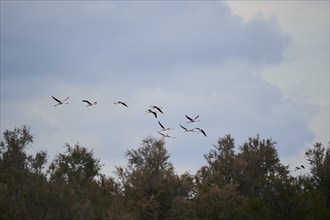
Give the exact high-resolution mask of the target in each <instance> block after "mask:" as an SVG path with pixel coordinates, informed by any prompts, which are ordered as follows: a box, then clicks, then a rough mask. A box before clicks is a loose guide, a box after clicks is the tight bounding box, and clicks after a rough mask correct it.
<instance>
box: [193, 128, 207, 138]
mask: <svg viewBox="0 0 330 220" xmlns="http://www.w3.org/2000/svg"><path fill="white" fill-rule="evenodd" d="M195 129H196V130H198V131H199V132H201V133H202V134H203V135H204V136H205V137H207V136H206V133H205V131H204V130H203V129H201V128H195Z"/></svg>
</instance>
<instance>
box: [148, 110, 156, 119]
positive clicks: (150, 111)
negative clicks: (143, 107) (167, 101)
mask: <svg viewBox="0 0 330 220" xmlns="http://www.w3.org/2000/svg"><path fill="white" fill-rule="evenodd" d="M148 113H152V114H153V115H154V116H155V118H157V112H154V111H152V110H151V109H148V110H147V112H146V114H148Z"/></svg>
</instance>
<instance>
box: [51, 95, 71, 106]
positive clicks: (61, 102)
mask: <svg viewBox="0 0 330 220" xmlns="http://www.w3.org/2000/svg"><path fill="white" fill-rule="evenodd" d="M52 97H53V99H54V100H55V101H56V102H57V104H56V105H54V106H58V105H63V104H69V102H65V101H67V100H68V99H69V97H67V98H66V99H64V100H63V101H60V100H58V99H57V98H55V97H54V96H52Z"/></svg>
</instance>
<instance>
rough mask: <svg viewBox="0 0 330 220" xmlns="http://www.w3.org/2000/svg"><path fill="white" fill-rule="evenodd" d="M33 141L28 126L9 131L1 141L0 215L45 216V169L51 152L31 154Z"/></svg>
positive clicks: (12, 217) (30, 217)
mask: <svg viewBox="0 0 330 220" xmlns="http://www.w3.org/2000/svg"><path fill="white" fill-rule="evenodd" d="M32 143H33V136H32V135H31V133H30V128H29V127H28V126H22V127H21V128H15V129H14V130H13V131H9V130H6V131H5V132H4V133H3V140H2V141H1V143H0V207H1V209H0V217H1V218H4V219H5V218H8V219H10V218H11V219H44V217H45V215H46V213H47V210H48V206H47V203H46V201H47V195H48V194H47V180H46V176H45V174H44V173H43V172H42V169H43V167H44V165H45V164H46V162H47V160H46V158H47V154H46V152H44V151H40V152H37V153H36V155H35V156H34V155H27V154H26V152H25V149H26V147H27V146H29V145H31V144H32Z"/></svg>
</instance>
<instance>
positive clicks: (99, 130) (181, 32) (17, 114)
mask: <svg viewBox="0 0 330 220" xmlns="http://www.w3.org/2000/svg"><path fill="white" fill-rule="evenodd" d="M1 4H2V8H6V10H3V9H2V10H3V11H4V12H5V13H4V14H2V15H1V16H2V17H1V18H2V19H1V22H2V23H1V28H2V31H1V44H2V47H1V54H2V56H1V80H2V85H1V130H3V129H12V128H13V127H14V126H20V125H22V124H29V125H31V126H32V132H35V133H34V134H35V136H36V137H37V140H36V145H37V149H40V148H41V147H45V148H47V149H48V151H49V153H50V155H54V154H55V153H58V152H61V151H62V149H61V148H60V146H63V145H64V143H66V142H68V143H69V144H75V143H77V142H79V143H80V144H81V145H82V146H85V147H89V148H93V149H94V152H95V155H96V156H98V157H100V159H101V162H103V163H105V164H106V167H105V168H104V169H106V170H107V173H108V174H109V173H110V171H109V170H112V169H113V166H114V165H118V163H122V162H123V161H124V160H125V158H124V152H125V150H126V149H131V148H136V147H138V146H139V143H141V141H142V139H143V138H144V137H147V136H148V135H151V136H154V137H159V135H158V134H157V133H156V130H157V129H159V125H158V123H157V120H160V121H161V122H162V123H164V124H166V125H167V126H168V127H171V128H174V130H173V131H171V134H172V135H173V136H175V137H176V138H175V139H169V140H167V141H166V146H167V147H168V149H169V152H170V154H171V155H172V159H173V163H174V165H176V164H178V166H179V167H178V170H180V171H182V172H183V171H185V169H188V168H189V170H191V171H193V172H194V171H195V170H196V169H198V168H199V167H200V166H201V165H203V164H204V163H205V161H204V158H203V154H204V153H207V152H208V151H209V150H210V149H211V148H212V146H213V144H215V143H216V141H217V139H218V138H219V137H222V136H224V135H225V134H232V136H233V137H235V138H237V143H238V145H239V144H242V143H243V141H245V140H246V139H247V138H248V137H251V136H255V135H256V134H258V133H259V134H260V135H261V137H262V138H268V137H273V139H274V140H275V141H277V142H278V143H279V150H280V153H281V154H283V155H292V154H294V153H295V152H297V151H298V150H299V149H300V147H301V146H304V145H305V144H306V142H309V141H311V139H312V137H313V133H312V132H311V131H310V130H309V129H308V126H307V124H308V121H309V119H310V117H312V115H313V114H315V113H314V112H313V111H309V112H307V114H306V111H305V110H304V109H310V105H309V104H308V103H306V102H304V101H302V100H300V101H299V102H294V100H293V99H292V98H286V97H284V95H283V94H282V92H281V90H280V89H279V88H278V87H276V86H274V85H272V84H270V83H267V82H266V81H265V80H263V78H262V75H261V72H262V70H263V68H265V67H266V66H269V65H275V64H278V63H280V62H282V60H283V52H284V51H285V49H286V48H287V47H288V46H289V45H290V41H291V38H290V37H289V36H288V35H287V34H286V33H283V31H282V30H281V28H280V25H279V24H278V22H277V20H276V19H275V18H266V17H262V16H259V17H256V18H255V19H252V20H251V21H249V22H243V20H242V19H241V18H240V17H238V16H234V15H232V14H231V11H230V9H229V8H228V7H227V6H226V5H225V3H223V2H139V3H135V2H129V3H127V2H93V3H91V2H69V3H67V2H65V3H64V2H29V4H27V3H24V2H13V3H12V2H4V3H3V2H1ZM3 85H4V87H3ZM52 95H54V96H56V97H59V98H65V97H67V96H70V104H69V105H66V106H59V107H56V108H55V107H54V106H53V105H54V101H53V100H52V99H51V96H52ZM82 99H91V100H95V101H98V105H97V106H93V107H89V108H86V107H85V105H84V104H83V103H82V102H81V100H82ZM117 100H123V101H127V102H128V104H129V106H130V107H129V108H120V106H115V105H113V102H114V101H117ZM149 105H160V106H163V107H164V112H165V114H164V115H159V118H158V119H157V120H155V119H154V118H153V116H152V115H146V114H145V111H146V109H147V108H148V107H149ZM185 114H187V115H200V118H201V122H200V123H199V124H198V125H196V126H199V127H202V128H203V129H204V130H205V132H206V133H207V135H208V136H207V138H205V137H204V136H202V135H199V134H185V133H183V131H182V129H181V128H180V127H179V124H184V125H187V124H186V119H185ZM117 162H118V163H117Z"/></svg>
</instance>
